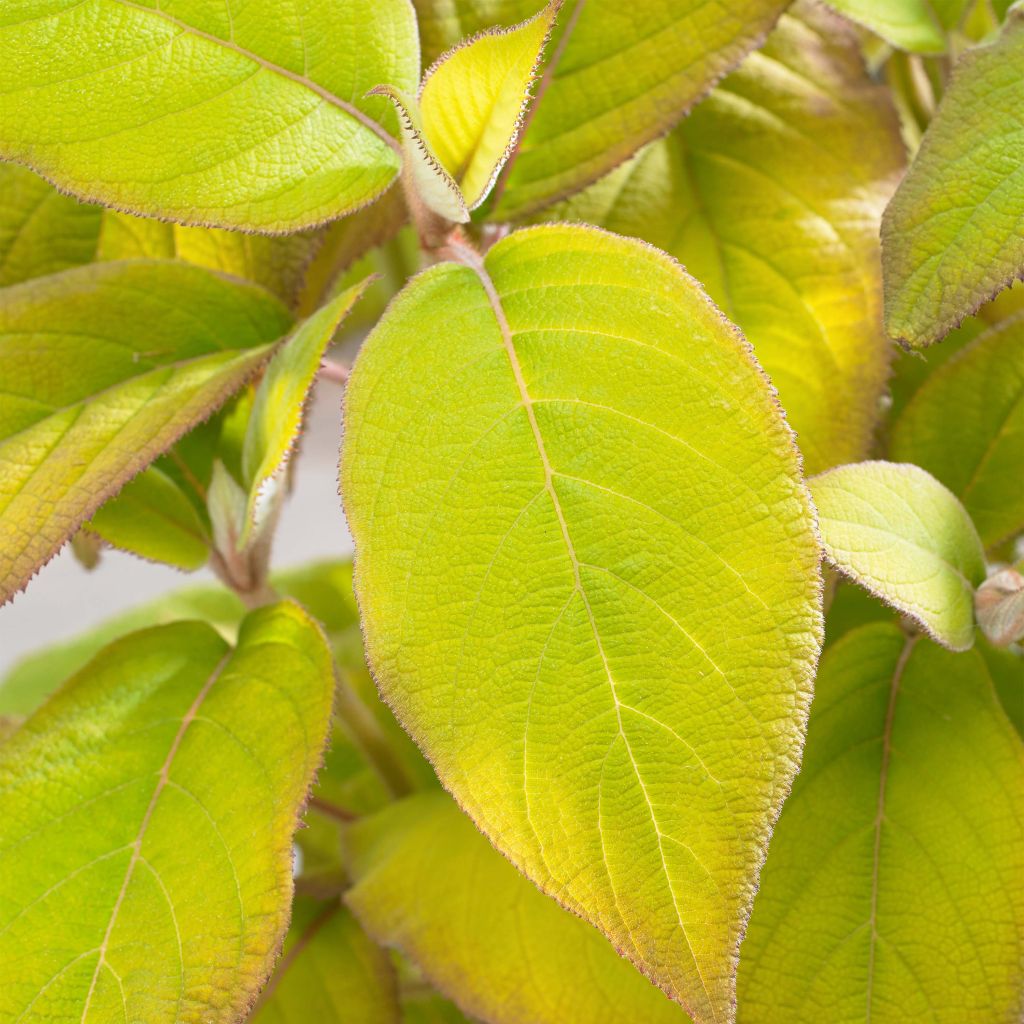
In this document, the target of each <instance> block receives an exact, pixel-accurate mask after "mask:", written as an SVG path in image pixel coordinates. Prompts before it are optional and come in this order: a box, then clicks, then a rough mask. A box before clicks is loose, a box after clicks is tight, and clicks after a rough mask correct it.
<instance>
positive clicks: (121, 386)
mask: <svg viewBox="0 0 1024 1024" xmlns="http://www.w3.org/2000/svg"><path fill="white" fill-rule="evenodd" d="M289 324H290V318H289V316H288V313H287V311H286V310H285V309H284V307H283V306H281V305H280V303H278V302H277V301H276V300H275V299H274V298H273V297H272V296H270V295H269V294H267V293H266V292H264V291H263V290H262V289H259V288H256V287H255V286H251V285H245V284H243V283H241V282H238V281H231V280H228V279H226V278H221V277H218V276H216V275H214V274H211V273H209V272H208V271H205V270H200V269H199V268H197V267H190V266H187V265H185V264H181V263H173V262H164V263H158V262H138V263H106V264H95V265H93V266H88V267H81V268H77V269H74V270H68V271H65V272H64V273H63V274H60V275H53V276H50V277H47V278H40V279H38V280H35V281H27V282H25V283H24V284H20V285H16V286H14V287H13V288H9V289H7V290H6V291H5V292H4V295H3V301H2V302H0V379H2V380H3V382H4V389H5V391H6V392H7V396H6V397H5V400H4V404H3V412H2V415H0V599H2V600H7V599H9V598H10V597H11V595H12V594H14V593H15V592H16V591H17V590H19V589H20V588H21V587H22V586H24V584H25V583H26V582H27V580H28V579H29V578H30V577H31V576H32V574H33V573H34V572H35V571H36V569H38V568H39V566H40V565H41V564H42V563H43V562H45V561H46V560H47V559H48V558H49V557H50V556H51V555H53V554H54V552H55V551H57V549H58V548H59V547H60V546H61V544H63V543H64V541H65V540H66V539H67V538H68V536H69V535H70V534H71V533H72V532H73V531H74V530H75V529H76V528H77V527H78V526H79V525H80V524H81V523H82V522H83V520H85V519H87V518H88V517H89V516H90V515H91V514H92V513H93V512H94V511H95V510H96V509H97V508H98V507H99V505H100V504H102V502H103V501H104V500H105V499H106V498H109V497H110V496H111V495H112V494H113V493H115V492H116V491H117V490H118V488H119V487H121V485H122V484H124V483H125V482H126V481H127V480H128V479H130V478H131V477H132V476H133V475H134V474H135V473H137V472H138V471H139V470H140V469H142V468H143V467H144V466H145V465H146V464H147V463H148V462H151V461H152V460H153V459H154V458H155V457H156V456H157V455H159V454H160V452H161V451H163V450H164V449H166V448H167V447H169V446H170V445H171V444H172V443H173V442H174V441H175V440H177V438H178V437H180V436H181V434H183V433H184V432H185V431H186V430H187V429H188V428H189V427H191V426H193V425H194V424H195V423H196V422H197V421H198V420H200V419H202V418H203V417H205V416H208V415H209V414H210V413H211V412H212V411H213V410H214V409H216V408H217V406H218V405H219V404H220V403H221V402H223V401H224V399H225V398H226V397H227V396H228V395H229V394H230V393H231V392H232V391H233V390H235V389H236V388H237V387H238V386H239V385H240V384H241V383H242V381H244V380H245V378H246V377H247V376H248V375H250V374H251V373H252V372H253V371H254V370H255V369H256V367H257V366H259V364H260V362H261V361H262V360H264V359H265V358H266V357H267V355H268V354H269V352H270V348H269V344H268V343H270V342H272V341H273V340H274V339H276V338H278V337H280V336H281V335H282V334H283V333H285V332H286V331H287V329H288V326H289Z"/></svg>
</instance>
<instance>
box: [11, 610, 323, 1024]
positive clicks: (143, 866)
mask: <svg viewBox="0 0 1024 1024" xmlns="http://www.w3.org/2000/svg"><path fill="white" fill-rule="evenodd" d="M333 693H334V679H333V673H332V668H331V659H330V652H329V650H328V648H327V646H326V644H325V642H324V639H323V636H322V634H321V633H320V631H319V629H318V628H317V627H316V626H315V624H314V623H313V621H312V620H311V619H309V618H308V616H306V614H305V613H304V612H302V611H301V610H300V609H299V607H298V606H297V605H293V604H290V603H286V604H280V605H275V606H272V607H268V608H263V609H260V610H259V611H256V612H254V613H253V614H252V615H251V616H249V618H248V619H246V621H245V622H244V623H243V625H242V628H241V632H240V634H239V638H238V645H237V647H236V648H235V650H234V651H232V650H231V648H229V647H228V645H227V644H226V643H225V642H224V640H222V639H221V637H220V636H219V635H218V634H217V633H216V632H215V631H214V630H213V629H212V628H211V627H209V626H207V625H205V624H203V623H198V622H190V623H180V624H177V625H171V626H164V627H161V628H158V629H152V630H146V631H143V632H141V633H134V634H132V635H130V636H128V637H125V638H124V639H123V640H120V641H118V642H117V643H115V644H113V645H111V646H110V647H108V648H106V649H105V650H104V651H103V652H101V653H100V654H99V655H98V656H97V657H96V658H95V659H94V660H93V661H92V662H91V663H90V664H89V665H87V666H86V667H85V668H84V669H83V670H82V671H81V672H79V673H78V674H77V675H76V676H75V677H74V678H72V679H71V680H70V681H69V682H68V683H67V684H66V685H65V686H64V688H63V689H62V690H61V691H60V693H59V694H58V695H57V696H56V697H54V698H53V699H52V700H51V701H49V702H48V703H47V704H46V705H45V706H44V707H43V708H42V710H40V711H38V712H37V713H36V714H35V715H34V716H33V717H32V718H30V719H29V720H28V722H26V724H25V725H24V726H22V727H21V728H20V729H19V730H18V731H17V732H16V733H15V735H14V736H13V737H12V738H11V739H10V740H8V741H7V742H5V743H4V745H3V746H2V747H0V818H2V820H3V822H4V828H3V838H2V840H0V1017H2V1018H3V1019H4V1020H8V1021H15V1020H17V1021H20V1022H22V1024H36V1022H38V1024H43V1022H47V1021H82V1022H84V1024H107V1022H110V1021H121V1020H125V1019H127V1020H132V1021H145V1022H146V1024H219V1022H224V1024H234V1022H235V1021H237V1020H238V1019H239V1017H240V1016H241V1015H242V1014H243V1013H244V1012H245V1010H246V1009H247V1008H248V1006H249V1005H251V1003H252V1001H253V999H254V998H255V996H256V994H257V993H258V991H259V989H260V987H261V985H262V984H263V982H264V981H265V979H266V977H267V975H268V974H269V972H270V968H271V965H272V963H273V959H274V957H275V955H276V953H277V950H278V948H279V946H280V943H281V940H282V938H283V936H284V932H285V929H286V927H287V923H288V914H289V908H290V904H291V896H292V877H291V842H292V833H293V831H294V830H295V827H296V825H297V821H298V814H299V810H300V808H301V804H302V803H303V801H304V799H305V796H306V793H307V791H308V789H309V786H310V784H311V782H312V779H313V774H314V772H315V771H316V768H317V765H318V764H319V763H320V751H321V747H322V745H323V741H324V738H325V736H326V733H327V727H328V722H329V718H330V711H331V702H332V699H333ZM197 866H199V867H198V869H197Z"/></svg>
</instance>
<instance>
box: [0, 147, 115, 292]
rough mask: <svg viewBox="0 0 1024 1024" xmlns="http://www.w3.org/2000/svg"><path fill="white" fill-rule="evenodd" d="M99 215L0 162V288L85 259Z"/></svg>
mask: <svg viewBox="0 0 1024 1024" xmlns="http://www.w3.org/2000/svg"><path fill="white" fill-rule="evenodd" d="M100 217H101V212H100V210H98V209H96V208H95V207H91V206H83V205H82V204H81V203H78V202H76V201H75V200H74V199H71V198H70V197H68V196H62V195H61V194H60V193H59V192H57V191H56V190H55V189H53V188H51V187H50V185H48V184H47V183H46V182H45V181H43V179H42V178H40V177H38V176H37V175H35V174H33V173H32V172H31V171H28V170H26V169H25V168H24V167H18V166H17V165H15V164H0V288H2V287H6V286H7V285H9V284H18V282H20V281H27V280H28V279H29V278H32V277H44V276H45V275H47V274H55V273H57V271H59V270H67V268H68V267H77V266H79V265H80V264H82V263H90V262H91V261H92V260H93V259H94V258H95V256H96V245H97V242H98V240H99V232H100Z"/></svg>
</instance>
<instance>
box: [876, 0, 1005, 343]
mask: <svg viewBox="0 0 1024 1024" xmlns="http://www.w3.org/2000/svg"><path fill="white" fill-rule="evenodd" d="M1022 63H1024V7H1020V6H1019V5H1018V6H1017V7H1016V8H1014V9H1013V10H1011V11H1010V13H1009V15H1008V18H1007V22H1006V25H1005V26H1004V28H1003V31H1002V33H1001V34H1000V36H999V38H998V39H997V40H996V41H995V42H994V43H992V44H991V45H989V46H979V47H977V48H976V49H974V50H969V51H968V52H967V53H965V54H964V55H963V56H962V57H961V58H960V60H959V62H958V63H957V66H956V68H955V70H954V73H953V80H952V82H951V83H950V85H949V88H948V90H947V91H946V94H945V96H944V97H943V100H942V105H941V106H940V108H939V111H938V113H937V114H936V116H935V119H934V120H933V121H932V123H931V124H930V125H929V127H928V131H927V132H926V133H925V136H924V141H923V142H922V144H921V149H920V150H919V152H918V154H917V158H916V159H915V160H914V163H913V165H912V166H911V168H910V171H909V173H908V174H907V176H906V178H904V180H903V183H902V184H901V185H900V187H899V189H898V190H897V192H896V195H895V196H894V197H893V200H892V202H891V203H890V205H889V208H888V210H886V214H885V218H884V219H883V221H882V254H883V265H884V269H885V325H886V328H887V330H888V331H889V334H890V335H891V336H892V337H894V338H896V339H898V340H899V341H901V342H902V343H903V344H905V345H908V346H910V347H912V348H923V347H924V346H925V345H930V344H931V343H932V342H935V341H938V340H939V339H940V338H942V337H943V336H944V335H945V334H947V333H948V332H949V331H950V330H951V329H952V328H953V327H955V326H956V325H957V324H958V323H960V321H961V320H963V318H964V317H965V316H967V315H968V314H969V313H973V312H974V311H975V310H976V309H977V308H978V307H979V306H981V304H982V303H984V302H985V301H986V300H988V299H990V298H991V297H992V295H993V294H994V293H995V292H998V291H1000V290H1001V289H1003V288H1005V287H1006V286H1007V285H1008V284H1010V282H1011V281H1013V280H1014V278H1017V277H1020V276H1021V275H1022V273H1024V230H1022V225H1024V163H1022V162H1021V159H1020V141H1019V140H1020V111H1021V107H1022V106H1024V75H1021V73H1020V68H1021V65H1022Z"/></svg>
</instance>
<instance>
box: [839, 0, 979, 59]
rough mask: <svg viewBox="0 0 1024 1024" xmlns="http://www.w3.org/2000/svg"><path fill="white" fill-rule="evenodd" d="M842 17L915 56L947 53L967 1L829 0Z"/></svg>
mask: <svg viewBox="0 0 1024 1024" xmlns="http://www.w3.org/2000/svg"><path fill="white" fill-rule="evenodd" d="M827 2H828V5H829V6H830V7H834V8H835V9H836V10H837V11H839V12H840V13H841V14H845V15H846V16H847V17H848V18H852V19H853V20H854V21H856V22H859V23H860V24H861V25H864V26H865V27H866V28H869V29H871V31H872V32H875V33H876V34H878V35H880V36H881V37H882V38H883V39H886V40H888V41H889V42H890V43H892V44H893V46H898V47H899V48H900V49H901V50H909V51H910V52H912V53H945V52H946V48H947V47H948V45H949V31H950V29H953V28H955V27H956V26H957V25H958V24H959V23H960V20H961V19H962V18H963V16H964V12H965V10H966V8H967V2H966V0H827Z"/></svg>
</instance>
